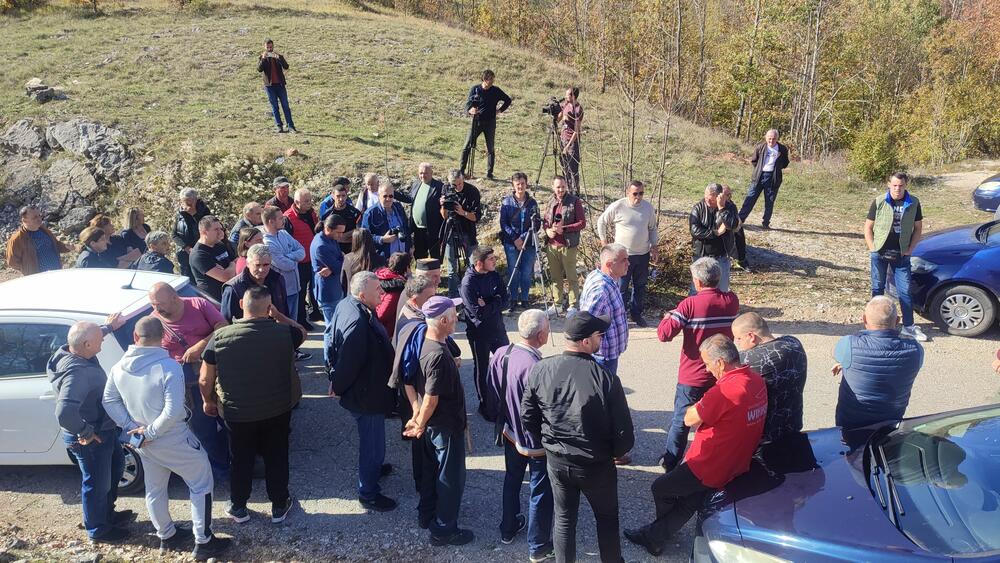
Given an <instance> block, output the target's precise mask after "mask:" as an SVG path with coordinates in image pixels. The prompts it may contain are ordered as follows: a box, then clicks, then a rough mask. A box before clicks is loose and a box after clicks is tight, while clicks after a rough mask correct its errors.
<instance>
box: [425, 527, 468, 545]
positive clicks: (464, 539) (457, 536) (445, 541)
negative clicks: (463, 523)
mask: <svg viewBox="0 0 1000 563" xmlns="http://www.w3.org/2000/svg"><path fill="white" fill-rule="evenodd" d="M474 539H476V534H473V533H472V530H463V529H461V528H459V529H458V530H456V531H455V533H454V534H451V535H448V536H435V535H434V534H431V545H436V546H442V545H465V544H467V543H469V542H471V541H472V540H474Z"/></svg>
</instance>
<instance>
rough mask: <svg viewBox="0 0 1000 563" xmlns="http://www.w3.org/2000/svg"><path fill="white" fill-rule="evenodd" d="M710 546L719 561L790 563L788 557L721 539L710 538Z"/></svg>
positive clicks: (732, 562)
mask: <svg viewBox="0 0 1000 563" xmlns="http://www.w3.org/2000/svg"><path fill="white" fill-rule="evenodd" d="M708 548H709V549H710V550H711V551H712V556H713V557H715V559H716V560H717V561H725V562H726V563H790V562H789V561H788V560H787V559H782V558H780V557H775V556H773V555H769V554H767V553H764V552H762V551H757V550H756V549H750V548H749V547H743V546H742V545H737V544H735V543H729V542H725V541H721V540H709V542H708Z"/></svg>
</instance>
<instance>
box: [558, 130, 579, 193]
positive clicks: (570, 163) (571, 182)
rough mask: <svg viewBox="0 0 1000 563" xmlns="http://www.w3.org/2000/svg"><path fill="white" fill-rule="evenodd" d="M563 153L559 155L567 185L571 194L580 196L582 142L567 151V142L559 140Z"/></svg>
mask: <svg viewBox="0 0 1000 563" xmlns="http://www.w3.org/2000/svg"><path fill="white" fill-rule="evenodd" d="M559 144H560V145H562V150H563V152H560V153H559V164H560V166H562V169H563V174H565V175H566V184H567V187H568V188H569V193H571V194H578V193H579V192H580V141H579V139H577V141H576V142H574V143H573V145H572V146H571V147H570V149H569V151H566V141H565V140H563V139H561V138H560V139H559Z"/></svg>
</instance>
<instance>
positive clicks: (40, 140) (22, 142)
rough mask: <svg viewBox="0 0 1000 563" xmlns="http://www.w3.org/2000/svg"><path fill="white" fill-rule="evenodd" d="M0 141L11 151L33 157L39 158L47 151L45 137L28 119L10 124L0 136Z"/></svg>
mask: <svg viewBox="0 0 1000 563" xmlns="http://www.w3.org/2000/svg"><path fill="white" fill-rule="evenodd" d="M0 143H3V144H4V145H6V146H7V147H8V148H9V149H10V150H11V151H13V152H16V153H18V154H23V155H27V156H33V157H35V158H41V157H42V156H43V155H44V153H45V152H47V147H46V146H45V137H44V136H43V135H42V132H41V130H40V129H38V128H36V127H35V126H34V123H33V122H32V121H31V120H30V119H22V120H20V121H18V122H16V123H14V124H13V125H11V126H10V128H9V129H7V132H6V133H4V134H3V137H0Z"/></svg>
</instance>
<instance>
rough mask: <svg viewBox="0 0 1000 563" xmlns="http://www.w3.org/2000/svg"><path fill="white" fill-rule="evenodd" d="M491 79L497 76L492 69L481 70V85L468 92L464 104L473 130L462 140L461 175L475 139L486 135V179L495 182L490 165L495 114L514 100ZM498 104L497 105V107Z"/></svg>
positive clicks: (463, 172)
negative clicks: (463, 145) (463, 143)
mask: <svg viewBox="0 0 1000 563" xmlns="http://www.w3.org/2000/svg"><path fill="white" fill-rule="evenodd" d="M494 80H496V74H495V73H494V72H493V71H492V70H489V69H486V70H484V71H483V76H482V83H480V84H476V85H475V86H473V87H472V88H471V89H470V90H469V97H468V98H467V99H466V101H465V111H467V112H468V113H469V115H471V116H472V128H470V129H469V137H468V138H467V139H466V140H465V148H463V149H462V166H461V170H462V175H463V176H464V175H465V166H466V164H468V162H469V155H470V154H472V151H473V149H474V148H475V146H476V139H478V138H479V135H481V134H482V135H485V136H486V177H487V178H489V179H490V180H493V179H494V178H493V165H494V164H495V162H496V153H495V152H494V150H493V149H494V140H495V138H496V133H497V114H498V113H503V112H505V111H507V108H508V107H510V104H511V102H513V101H514V100H512V99H511V97H510V96H508V95H507V94H506V93H505V92H504V91H503V90H501V89H500V88H499V87H498V86H494V85H493V81H494ZM497 104H500V107H499V108H498V107H497Z"/></svg>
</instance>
